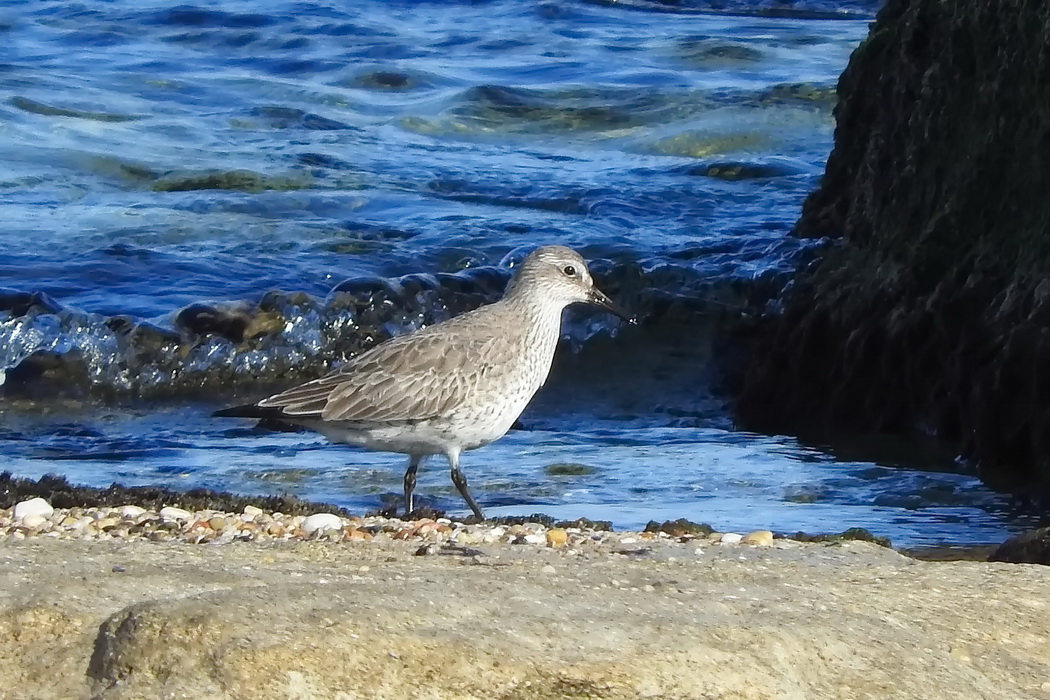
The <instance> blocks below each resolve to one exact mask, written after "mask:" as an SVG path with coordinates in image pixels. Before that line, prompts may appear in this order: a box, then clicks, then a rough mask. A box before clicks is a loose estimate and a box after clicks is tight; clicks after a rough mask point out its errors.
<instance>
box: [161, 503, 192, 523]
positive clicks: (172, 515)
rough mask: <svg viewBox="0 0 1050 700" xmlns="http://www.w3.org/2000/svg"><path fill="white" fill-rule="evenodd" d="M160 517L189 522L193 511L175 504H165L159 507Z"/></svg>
mask: <svg viewBox="0 0 1050 700" xmlns="http://www.w3.org/2000/svg"><path fill="white" fill-rule="evenodd" d="M160 517H162V518H164V519H165V520H182V521H184V522H189V521H190V519H191V518H192V517H193V513H191V512H189V511H188V510H183V509H182V508H176V507H175V506H165V507H163V508H161V509H160Z"/></svg>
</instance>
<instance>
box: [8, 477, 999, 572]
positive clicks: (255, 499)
mask: <svg viewBox="0 0 1050 700" xmlns="http://www.w3.org/2000/svg"><path fill="white" fill-rule="evenodd" d="M33 498H41V499H43V500H44V501H46V502H47V504H48V505H49V506H50V507H52V508H54V509H55V510H56V511H60V512H59V515H58V516H55V518H54V519H53V522H50V523H49V525H48V527H46V529H45V530H44V531H37V530H38V529H39V528H34V527H28V528H27V527H21V526H20V524H19V523H16V521H15V519H14V517H13V513H12V512H11V509H12V508H13V507H14V505H15V504H16V503H18V502H20V501H25V500H29V499H33ZM165 507H168V508H172V507H174V508H176V509H179V510H185V511H187V512H186V515H185V516H184V517H183V518H182V527H181V529H179V530H176V529H174V528H172V527H170V524H171V521H173V520H177V518H173V517H169V518H167V519H166V520H167V521H168V523H167V525H168V527H166V528H160V527H159V526H160V525H161V524H162V522H163V521H164V520H165V519H164V518H161V514H162V510H163V509H164V508H165ZM129 509H130V510H129ZM89 511H90V513H89ZM122 511H125V512H127V513H129V514H130V515H129V516H128V518H126V522H122V520H125V518H124V515H123V513H122ZM246 512H248V513H251V515H252V518H254V516H255V515H256V514H260V515H263V516H264V517H266V518H267V519H272V516H273V514H274V513H275V512H276V513H277V514H278V515H279V516H281V517H280V520H281V528H280V532H279V534H278V535H276V539H278V540H279V539H308V538H309V537H310V536H314V537H316V536H317V535H319V534H322V533H317V534H315V533H314V531H313V530H311V531H310V532H308V533H302V532H298V533H296V530H295V528H296V527H299V526H300V524H301V522H302V521H303V519H304V517H306V516H310V515H316V514H332V515H335V516H338V517H341V518H342V519H343V523H342V525H341V527H342V528H343V529H344V536H345V537H347V538H349V537H351V536H352V535H351V533H352V532H353V531H356V530H360V533H364V532H366V531H367V532H369V533H370V534H371V535H373V536H374V535H375V534H378V533H380V532H395V533H396V532H402V533H403V532H404V531H405V530H406V529H408V530H411V529H413V528H418V527H419V526H420V525H424V524H426V522H425V521H428V522H430V523H438V524H440V525H441V526H442V527H441V528H440V529H439V530H438V532H439V538H438V541H439V542H441V541H444V540H443V539H442V538H441V535H447V534H449V533H451V532H452V529H453V528H460V527H461V526H466V525H467V524H468V523H470V520H469V519H462V518H446V517H445V513H444V512H442V511H435V510H431V509H420V510H418V511H416V512H415V513H413V514H410V515H411V517H398V516H396V515H391V514H390V513H385V512H374V513H368V514H366V515H365V516H363V517H362V516H359V515H356V514H354V513H352V512H351V511H349V510H348V509H346V508H343V507H341V506H337V505H334V504H330V503H324V502H318V501H308V500H303V499H300V498H298V497H295V496H288V495H282V496H245V495H240V494H234V493H231V492H228V491H214V490H210V489H203V488H197V489H190V490H187V491H177V490H174V489H169V488H164V487H154V486H135V487H125V486H122V485H120V484H112V485H111V486H109V487H106V488H99V487H92V486H81V485H75V484H72V483H70V482H69V480H68V479H67V478H66V477H65V476H57V475H45V476H43V477H41V478H40V479H30V478H21V477H14V476H12V475H11V473H10V472H3V473H0V539H3V538H5V537H12V536H15V537H17V538H18V539H22V538H24V537H37V536H51V537H63V538H65V539H76V538H86V539H90V538H91V537H90V532H93V531H95V530H96V528H95V527H94V525H95V524H96V523H97V522H103V523H104V528H105V530H106V531H107V532H115V533H116V534H113V535H112V536H111V538H118V539H128V538H129V535H133V537H132V538H131V539H133V540H134V539H149V538H150V535H151V533H154V534H156V533H157V532H158V530H159V532H160V534H161V535H163V534H164V533H167V534H168V535H170V536H168V537H163V536H162V537H160V538H158V537H154V538H153V539H154V540H157V539H160V541H166V540H168V539H171V540H180V541H184V542H193V541H194V539H196V542H195V543H208V542H211V541H213V540H216V539H220V538H222V537H223V536H224V534H223V533H224V530H225V529H226V528H225V526H222V527H220V526H219V523H218V521H217V520H216V519H222V520H223V521H224V523H226V525H228V526H229V527H230V528H231V531H230V532H226V533H225V538H226V539H225V540H223V541H233V540H234V539H236V540H237V541H247V540H254V539H256V538H257V537H259V536H260V535H262V536H263V541H268V538H267V537H266V535H267V534H268V533H266V532H265V528H263V530H262V532H256V528H255V527H254V526H252V525H250V524H249V525H248V526H247V527H246V528H242V527H240V525H242V524H244V523H243V522H238V520H237V519H238V518H239V517H241V516H242V515H243V514H244V513H246ZM86 515H90V516H91V519H92V520H93V521H94V522H90V523H89V521H88V519H87V518H86V517H85V516H86ZM286 516H291V519H290V520H289V521H288V522H287V523H286V522H285V517H286ZM114 518H116V521H113V519H114ZM213 520H214V522H212V521H213ZM250 520H251V519H249V522H250ZM63 521H65V525H62V523H63ZM78 521H79V525H78V526H77V527H72V526H73V525H74V523H76V522H78ZM366 523H367V524H366ZM89 524H90V525H91V526H92V527H91V528H87V526H88V525H89ZM289 524H290V526H289ZM40 525H41V526H42V525H44V523H40ZM211 525H215V526H216V527H217V528H218V530H217V531H216V530H214V529H213V528H212V527H211ZM524 525H534V526H535V527H533V528H532V531H533V534H539V535H543V534H544V533H545V532H546V531H547V530H548V529H562V530H564V529H566V528H568V529H570V530H577V531H587V532H588V533H594V532H604V531H608V532H609V533H616V534H617V535H619V536H625V537H630V536H632V535H638V534H648V533H652V532H657V533H660V532H661V531H662V533H663V534H666V535H672V536H678V537H684V538H685V539H684V540H683V541H687V540H691V539H695V538H696V535H697V534H700V535H703V536H705V537H707V538H708V539H709V540H710V541H713V542H716V543H717V542H719V541H720V540H719V537H720V536H721V535H723V534H727V535H729V540H730V542H727V543H729V544H732V543H735V539H734V538H735V537H737V536H739V537H748V536H750V535H753V534H756V533H766V532H768V533H769V539H770V540H772V539H773V538H775V539H777V540H781V539H784V540H794V541H801V542H811V541H812V542H822V541H838V540H866V541H873V542H876V543H878V544H881V545H883V546H886V547H890V548H892V549H894V551H897V552H899V553H901V554H904V555H906V556H909V557H912V558H915V559H921V560H927V561H988V557H989V556H990V555H991V554H992V553H993V552H994V551H995V550H996V549H997V548H998V547H999V546H1001V543H1000V544H978V545H954V544H951V543H946V544H941V545H935V546H923V547H903V548H893V546H892V543H891V542H890V540H889V539H888V538H885V537H880V536H879V535H878V534H877V533H871V532H870V531H868V530H866V529H864V528H860V527H851V528H848V529H846V530H844V531H843V532H840V533H802V532H796V533H781V532H775V531H771V530H758V531H755V532H754V533H732V532H729V533H724V532H719V531H717V530H715V528H713V527H712V526H710V525H707V524H702V523H693V522H690V521H688V520H685V519H679V520H675V521H671V520H668V521H665V522H663V523H658V522H656V521H652V522H650V523H649V525H648V526H647V527H646V528H645V530H644V531H634V530H615V529H614V528H613V527H612V525H611V523H608V522H604V521H598V522H593V521H590V520H587V519H583V518H580V519H577V520H574V521H557V520H555V519H554V518H551V517H550V516H547V515H545V514H543V513H535V514H532V515H528V516H520V517H515V516H511V517H507V516H503V517H496V518H491V519H488V520H486V521H485V523H479V524H477V526H484V527H488V528H490V529H491V528H496V527H502V528H504V529H507V528H514V527H520V526H524ZM118 526H119V527H118ZM151 526H153V527H151ZM85 528H87V529H85ZM197 530H201V532H197V535H196V536H195V537H194V536H191V533H193V532H195V531H197ZM208 530H211V532H207V531H208ZM285 530H287V532H288V533H289V535H288V536H287V537H286V536H285ZM231 533H233V534H232V537H231ZM292 533H295V534H292ZM360 533H359V535H358V536H360ZM327 534H328V541H339V540H338V539H336V538H335V536H334V533H327ZM712 535H713V537H712ZM270 537H274V536H273V535H272V534H270ZM760 537H761V538H762V540H763V541H764V540H765V537H766V536H765V535H764V534H762V535H760ZM402 538H404V536H403V537H402Z"/></svg>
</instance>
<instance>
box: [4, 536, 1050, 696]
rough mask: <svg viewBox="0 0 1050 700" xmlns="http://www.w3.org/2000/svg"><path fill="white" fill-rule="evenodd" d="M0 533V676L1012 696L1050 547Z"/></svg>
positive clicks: (1034, 679) (223, 689) (126, 686)
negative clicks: (570, 544) (915, 549)
mask: <svg viewBox="0 0 1050 700" xmlns="http://www.w3.org/2000/svg"><path fill="white" fill-rule="evenodd" d="M776 542H777V544H775V545H773V546H765V547H745V546H742V545H734V546H720V545H715V544H713V543H709V544H706V545H704V546H703V547H702V548H701V549H698V544H697V542H696V541H691V542H688V543H682V542H679V541H677V540H675V539H671V538H663V539H652V540H642V539H639V541H638V542H637V543H636V544H634V545H630V544H628V543H627V542H626V541H625V540H620V541H618V542H616V543H610V545H609V546H608V547H602V548H598V549H586V550H580V551H578V552H575V553H574V552H573V550H570V549H564V548H563V549H556V548H551V547H523V546H515V545H491V546H490V545H479V546H478V547H477V548H464V547H449V548H439V549H437V550H435V551H434V552H433V553H432V554H429V555H426V556H414V554H419V551H420V550H418V549H417V544H414V543H409V542H389V543H387V544H386V545H384V546H382V547H380V546H376V545H375V544H374V543H367V542H362V543H356V544H338V545H336V544H329V543H324V542H304V543H298V544H285V545H272V546H261V545H258V544H256V543H244V544H229V545H200V546H193V545H182V544H158V543H141V542H140V543H135V544H122V543H118V542H115V541H110V542H69V541H61V540H48V539H46V538H42V539H40V540H34V541H31V540H26V541H24V542H22V543H16V542H12V541H10V540H8V541H4V542H0V561H3V562H4V566H3V567H0V636H2V638H3V639H4V640H5V643H4V644H3V645H2V646H0V678H3V679H4V689H3V691H2V692H3V697H5V698H12V699H16V698H17V699H21V698H27V699H28V698H33V700H50V699H52V698H56V699H57V698H63V699H65V698H87V697H91V698H96V699H97V700H120V699H124V698H127V699H130V698H161V697H192V698H216V699H220V698H221V699H227V698H228V699H231V700H232V699H241V698H244V699H248V698H259V697H282V698H315V697H316V698H386V699H388V700H398V699H399V698H435V699H442V698H464V699H465V698H479V699H480V698H484V699H485V700H491V699H505V700H512V699H513V700H530V699H552V700H553V699H554V698H613V699H634V698H700V697H710V698H737V699H739V700H748V699H756V700H757V699H763V700H765V699H771V698H796V697H797V698H873V697H880V698H881V697H887V698H889V697H893V698H919V697H922V698H930V699H937V698H945V699H948V698H952V699H954V698H985V699H987V700H994V699H996V698H1003V699H1006V698H1011V699H1012V698H1019V697H1043V696H1044V695H1047V694H1050V681H1048V679H1050V646H1048V645H1047V644H1046V640H1047V639H1048V638H1050V615H1047V614H1046V595H1045V593H1046V590H1047V586H1048V585H1050V568H1047V567H1039V566H1026V565H1008V564H984V563H975V562H954V563H932V562H919V561H915V560H912V559H908V558H907V557H905V556H902V555H900V554H898V553H896V552H894V551H892V550H889V549H886V548H883V547H879V546H876V545H874V544H870V543H856V542H854V543H848V544H830V545H829V544H801V543H794V542H787V541H782V540H777V541H776Z"/></svg>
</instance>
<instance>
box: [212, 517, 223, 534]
mask: <svg viewBox="0 0 1050 700" xmlns="http://www.w3.org/2000/svg"><path fill="white" fill-rule="evenodd" d="M208 527H210V528H211V529H212V530H215V532H222V531H223V530H225V529H226V518H221V517H219V516H218V515H216V516H214V517H212V518H209V519H208Z"/></svg>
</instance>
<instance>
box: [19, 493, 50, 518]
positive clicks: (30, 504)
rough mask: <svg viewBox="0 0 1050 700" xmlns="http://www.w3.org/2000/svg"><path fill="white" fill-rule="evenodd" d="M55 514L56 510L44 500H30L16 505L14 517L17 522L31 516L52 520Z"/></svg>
mask: <svg viewBox="0 0 1050 700" xmlns="http://www.w3.org/2000/svg"><path fill="white" fill-rule="evenodd" d="M54 512H55V509H54V508H52V507H51V504H50V503H48V502H47V501H45V500H44V499H43V498H30V499H29V500H28V501H20V502H19V503H16V504H15V510H14V513H13V515H14V518H15V520H18V519H19V518H25V517H26V516H29V515H40V516H42V517H44V518H50V517H51V515H52V513H54Z"/></svg>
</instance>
